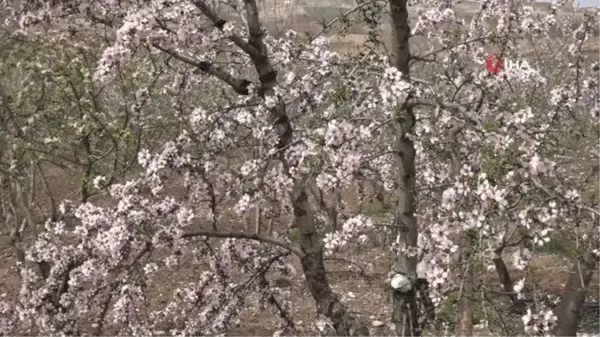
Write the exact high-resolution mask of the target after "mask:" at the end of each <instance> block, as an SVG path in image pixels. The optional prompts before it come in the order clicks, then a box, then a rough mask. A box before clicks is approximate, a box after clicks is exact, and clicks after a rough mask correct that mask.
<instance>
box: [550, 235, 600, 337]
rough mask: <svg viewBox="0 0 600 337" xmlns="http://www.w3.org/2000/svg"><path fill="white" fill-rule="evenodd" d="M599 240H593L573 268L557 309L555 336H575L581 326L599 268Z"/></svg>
mask: <svg viewBox="0 0 600 337" xmlns="http://www.w3.org/2000/svg"><path fill="white" fill-rule="evenodd" d="M594 249H598V240H597V239H593V240H592V243H591V244H590V245H589V247H588V248H587V250H586V252H585V253H584V254H583V256H582V257H581V258H579V259H578V260H577V261H576V262H575V265H574V266H573V271H572V272H571V276H570V277H569V280H568V281H567V285H566V286H565V290H564V291H563V294H562V297H561V300H560V303H559V305H558V308H557V309H556V312H555V314H556V317H557V324H556V326H555V327H554V335H555V336H575V334H576V333H577V326H578V324H579V316H580V315H579V314H580V312H581V309H582V307H583V304H584V302H585V293H586V291H587V287H588V285H589V284H590V281H591V279H592V275H593V274H594V270H595V269H596V267H597V266H598V256H597V255H596V254H595V253H594Z"/></svg>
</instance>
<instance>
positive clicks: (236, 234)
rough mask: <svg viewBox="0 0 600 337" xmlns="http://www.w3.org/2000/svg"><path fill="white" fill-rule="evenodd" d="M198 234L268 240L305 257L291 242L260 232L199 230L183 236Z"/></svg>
mask: <svg viewBox="0 0 600 337" xmlns="http://www.w3.org/2000/svg"><path fill="white" fill-rule="evenodd" d="M197 236H207V237H214V238H231V239H248V240H255V241H260V242H266V243H270V244H272V245H275V246H279V247H281V248H284V249H286V250H288V251H290V252H292V253H294V254H295V255H297V256H298V257H304V252H303V251H302V250H301V249H300V248H299V247H297V246H295V245H293V244H291V243H289V242H286V241H282V240H279V239H276V238H274V237H271V236H266V235H260V234H255V233H242V232H208V231H197V232H188V233H184V234H183V235H182V236H181V237H182V238H185V239H189V238H194V237H197Z"/></svg>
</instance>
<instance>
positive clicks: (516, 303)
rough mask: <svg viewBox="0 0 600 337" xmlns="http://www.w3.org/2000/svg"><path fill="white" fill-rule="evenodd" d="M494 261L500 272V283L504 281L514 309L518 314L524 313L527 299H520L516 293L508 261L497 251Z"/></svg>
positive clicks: (503, 285)
mask: <svg viewBox="0 0 600 337" xmlns="http://www.w3.org/2000/svg"><path fill="white" fill-rule="evenodd" d="M492 262H493V263H494V266H495V267H496V272H497V273H498V277H499V278H500V283H502V287H503V288H504V292H506V294H507V295H508V297H509V298H510V300H511V302H512V303H513V308H512V311H513V312H514V313H517V314H524V313H525V309H526V305H525V301H524V300H521V299H519V297H518V296H517V294H516V293H515V284H514V283H513V281H512V279H511V277H510V273H509V272H508V268H506V263H504V259H502V256H501V255H500V253H498V252H497V253H496V256H494V258H493V259H492Z"/></svg>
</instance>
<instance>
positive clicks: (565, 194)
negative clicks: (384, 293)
mask: <svg viewBox="0 0 600 337" xmlns="http://www.w3.org/2000/svg"><path fill="white" fill-rule="evenodd" d="M373 3H378V2H373ZM379 3H380V4H381V3H386V2H379ZM361 4H362V3H361ZM386 4H388V5H389V9H390V16H391V18H392V41H393V43H392V48H391V55H390V57H389V58H388V57H379V56H377V55H376V54H375V53H372V52H370V53H368V54H366V56H365V57H362V58H361V59H360V60H356V61H352V63H351V64H350V67H348V63H347V62H344V60H342V59H341V58H340V57H339V55H337V54H336V53H334V52H332V51H331V50H330V49H329V48H328V42H327V39H326V38H324V37H322V36H318V37H314V38H311V39H310V40H309V41H308V43H301V42H299V40H298V39H296V36H295V35H294V34H293V33H289V34H288V35H287V36H286V37H284V38H273V37H271V36H269V35H268V34H267V33H266V31H265V30H264V29H263V28H262V26H261V21H260V17H259V10H258V7H257V4H256V2H255V1H254V0H244V1H228V2H226V4H225V7H227V8H228V9H227V12H228V15H230V16H231V14H232V13H233V14H236V13H237V14H239V18H240V20H239V21H240V22H242V23H243V24H241V25H237V24H235V23H234V22H233V21H227V20H225V19H224V17H225V15H224V14H223V13H219V12H218V11H216V9H215V8H214V7H213V6H212V4H211V3H209V2H206V1H202V0H194V1H183V0H178V1H176V0H155V1H147V2H135V1H108V0H106V1H82V2H78V1H69V2H64V3H60V2H46V1H32V2H30V3H29V4H28V6H26V8H25V10H24V11H17V13H16V14H17V15H16V17H17V18H18V20H19V21H20V24H21V25H22V29H23V30H24V31H25V32H27V30H28V29H31V26H36V27H37V28H36V29H40V27H41V28H43V27H48V26H50V27H63V26H66V25H67V23H68V24H70V25H72V27H74V29H93V28H95V27H96V26H101V27H105V28H107V29H108V30H109V31H111V32H112V33H113V34H114V37H113V39H114V43H113V44H112V46H110V47H109V48H107V49H106V50H104V52H103V55H102V59H101V61H100V62H99V65H98V68H97V71H96V73H95V80H96V81H98V82H104V83H110V81H112V80H113V76H114V73H115V69H116V68H117V67H118V66H119V65H121V64H125V63H127V62H128V60H130V59H131V57H132V56H133V53H132V50H135V48H136V47H139V46H144V47H147V48H148V49H149V50H150V51H151V52H152V53H154V54H155V55H157V56H162V57H164V62H163V64H161V65H160V67H162V69H165V70H168V71H169V72H171V73H172V74H174V76H173V88H174V89H175V90H174V91H175V92H176V94H174V95H173V102H172V103H173V104H172V110H173V111H172V116H173V119H177V120H178V121H180V122H181V125H182V132H180V133H179V134H177V135H174V137H173V140H172V141H170V142H168V143H167V144H166V145H165V146H164V147H163V149H162V150H161V151H159V152H157V153H153V152H150V151H142V153H141V154H140V155H139V163H140V165H141V166H142V168H143V169H144V172H143V174H142V175H141V176H140V177H138V178H137V179H134V180H131V181H127V182H125V183H123V184H114V185H113V186H112V187H111V195H112V197H113V198H114V201H115V205H113V206H110V207H100V206H97V205H93V204H91V203H83V204H81V205H79V206H77V207H75V208H73V209H70V210H66V209H65V210H64V212H63V213H62V215H61V218H60V219H59V220H58V221H48V222H47V224H46V228H45V231H44V232H43V233H42V234H41V235H40V236H39V238H38V240H37V242H36V243H35V245H33V246H32V247H31V249H30V250H29V251H28V254H27V257H26V260H27V261H28V263H24V264H21V265H19V268H20V272H21V276H22V290H21V293H20V298H19V304H18V305H17V306H15V307H14V308H11V307H8V306H5V307H2V308H0V309H1V311H0V313H2V314H3V315H2V316H0V317H2V320H0V322H1V323H2V326H0V328H1V329H2V331H3V332H7V331H10V329H12V328H13V327H15V326H17V327H19V328H20V329H27V328H31V329H33V331H35V332H37V333H66V334H76V333H84V332H88V333H89V332H91V333H95V334H100V333H103V332H104V331H106V330H105V329H106V328H107V325H109V323H108V322H111V323H115V324H113V325H115V326H118V327H119V328H120V329H121V331H120V332H121V333H127V334H156V333H159V331H161V330H162V327H163V326H164V324H167V323H169V324H170V323H173V324H174V326H175V327H174V328H171V329H170V333H174V334H217V333H224V332H226V331H227V330H228V329H229V328H230V327H231V326H233V325H234V324H235V322H236V319H237V318H238V315H239V313H240V311H241V310H242V309H243V308H244V307H245V305H253V304H254V303H253V301H252V299H250V298H249V297H248V295H249V294H250V293H253V294H257V295H258V296H259V303H258V304H260V305H264V306H267V307H269V308H270V309H271V310H273V312H274V313H275V314H276V315H277V316H278V317H279V318H280V321H281V326H280V329H279V331H278V333H282V334H292V333H294V332H295V330H296V327H295V321H294V317H293V311H294V310H293V307H292V305H291V303H290V302H289V294H286V293H285V292H284V291H283V290H281V289H279V288H277V287H273V280H272V277H270V275H271V273H292V272H293V270H292V268H291V267H290V265H289V264H288V263H286V260H283V257H285V256H287V255H290V254H293V255H295V256H296V257H298V258H299V259H300V264H301V266H302V272H303V274H304V278H305V281H306V285H307V288H308V289H309V291H310V293H311V295H312V297H313V299H314V300H315V302H316V304H317V312H318V313H319V314H320V315H322V316H324V317H326V318H327V319H328V320H329V321H330V322H331V324H332V326H333V329H334V330H335V333H336V334H338V335H367V334H368V333H369V331H368V329H367V328H366V325H365V324H364V323H363V322H362V321H361V320H360V319H358V318H357V317H356V316H355V315H354V314H352V312H351V311H350V310H349V309H348V308H347V307H346V306H345V305H344V304H343V303H342V302H341V301H340V299H339V297H338V296H337V294H336V293H334V292H333V290H332V289H331V286H330V285H329V282H328V279H327V274H326V272H325V268H324V262H323V260H324V254H325V253H328V252H330V251H334V250H335V249H337V248H339V247H340V246H343V245H346V244H348V243H349V242H350V241H353V240H359V241H360V240H364V238H365V236H364V234H365V233H366V232H367V231H368V230H371V229H372V227H373V222H372V220H371V219H369V218H368V217H367V216H365V215H364V214H359V213H358V214H357V213H356V212H354V211H353V210H351V208H350V207H348V205H347V204H346V203H345V202H344V201H343V200H342V201H341V202H337V203H335V204H334V207H333V211H332V208H331V207H330V206H329V205H327V202H326V201H324V198H323V195H326V194H330V193H336V192H339V191H340V190H343V189H345V188H349V187H351V186H352V185H354V184H356V183H357V182H358V181H359V180H361V179H364V178H365V177H367V178H369V179H380V180H381V183H382V184H383V186H384V187H385V188H386V189H387V190H388V191H389V192H390V193H393V194H395V195H396V200H397V205H396V206H395V209H396V213H397V216H396V219H395V223H394V224H393V226H392V227H393V228H395V232H396V234H395V240H394V244H393V245H392V247H391V248H392V250H393V251H394V253H395V254H396V256H397V259H396V263H395V264H394V267H393V270H392V273H391V274H392V276H393V278H392V279H393V280H396V281H394V282H393V283H392V285H394V286H396V288H397V289H395V290H394V291H393V302H394V303H393V307H394V308H393V309H394V313H393V317H392V320H393V321H394V322H395V324H396V333H397V334H399V335H419V334H420V333H421V328H422V324H421V322H420V321H419V316H420V314H421V313H419V312H418V310H417V304H416V302H417V301H416V290H417V289H416V287H417V283H418V282H417V281H418V280H417V279H418V276H419V275H417V271H418V270H417V262H418V260H419V257H420V256H424V255H425V256H427V257H428V258H427V259H426V260H424V261H423V262H424V263H423V264H421V266H424V267H425V268H424V269H425V270H424V274H425V277H426V279H427V281H428V283H429V290H430V294H429V296H430V297H431V299H432V300H433V303H434V304H440V303H441V302H442V301H443V299H444V297H445V296H447V295H448V294H449V293H451V292H455V291H456V288H457V287H458V288H460V293H461V294H462V290H463V289H465V290H466V291H468V292H469V294H464V297H463V298H462V299H463V301H462V304H461V308H462V309H461V311H462V312H463V313H464V317H461V319H460V323H459V328H458V330H457V333H458V334H461V335H467V334H469V333H470V329H471V328H472V327H471V326H470V325H472V320H470V319H469V316H472V310H470V309H469V307H472V306H473V301H474V300H473V299H474V298H475V296H474V293H476V292H479V293H486V292H487V291H488V288H487V287H486V286H487V285H486V284H485V282H484V281H483V273H482V272H481V271H480V270H479V269H477V268H475V266H479V265H492V263H493V266H494V268H496V269H497V270H498V273H499V274H500V276H501V279H502V281H503V285H504V287H505V288H506V289H505V290H506V292H507V294H508V295H509V296H510V299H511V300H513V301H515V304H519V305H521V299H522V293H521V290H523V289H522V287H515V284H514V283H513V281H512V280H511V278H510V275H509V274H508V272H507V268H506V265H505V263H504V260H503V257H502V253H503V250H504V249H505V248H506V247H508V246H518V245H520V244H522V243H523V242H525V243H529V242H531V243H533V244H535V245H543V243H544V242H546V240H547V237H548V234H549V233H550V232H551V231H552V230H559V229H561V227H566V226H572V225H571V224H573V223H582V224H583V226H580V227H579V229H578V231H580V230H581V231H582V232H581V233H577V235H579V237H581V238H585V240H589V241H590V242H592V244H593V243H594V242H597V235H598V232H597V231H596V230H595V229H591V225H589V226H588V224H592V223H593V219H594V216H595V215H597V214H598V211H597V210H595V209H594V208H593V207H591V206H589V205H587V204H586V203H585V202H584V201H583V200H582V198H581V197H580V196H579V192H578V191H577V190H575V189H574V188H573V187H572V186H573V184H574V182H573V181H572V180H571V177H570V175H569V172H565V171H564V169H563V167H561V166H560V165H558V164H557V163H556V160H557V158H559V156H560V155H561V153H557V151H559V150H560V149H565V148H567V145H566V144H564V143H563V142H564V140H565V137H564V136H563V135H564V133H565V131H567V132H568V130H574V129H576V128H579V125H580V124H578V123H577V122H579V121H581V120H583V121H585V122H584V123H588V125H589V124H590V123H592V121H594V117H595V116H596V114H597V112H598V107H597V103H598V92H597V80H595V79H594V76H597V75H594V74H597V71H598V65H597V63H596V64H590V62H589V61H588V60H586V57H585V56H584V55H583V53H582V48H583V45H584V43H585V41H586V40H588V39H589V38H590V36H591V34H592V33H593V30H594V27H595V20H596V16H595V15H586V16H585V18H584V19H583V20H581V21H580V22H579V27H578V28H577V29H576V31H575V33H574V34H573V32H572V31H571V30H570V28H571V25H572V24H574V23H575V16H574V15H570V16H569V15H563V16H560V15H559V14H558V12H557V11H556V10H554V11H553V12H551V13H549V14H543V15H539V14H536V13H534V12H533V11H532V8H531V6H530V5H531V3H530V2H528V1H521V2H512V1H509V2H502V1H485V2H483V3H482V4H481V8H480V10H479V11H478V12H477V13H476V15H475V16H474V17H473V18H472V19H470V20H465V19H461V18H459V17H457V15H456V14H455V13H454V11H453V6H452V3H446V2H443V3H442V2H438V1H420V2H419V3H418V5H419V7H420V10H419V12H418V15H417V17H416V18H415V19H416V23H414V24H413V26H412V27H410V26H409V21H408V19H409V13H408V4H407V1H405V0H390V1H389V2H388V3H386ZM561 5H564V4H560V3H556V4H554V6H555V7H556V8H558V7H560V6H561ZM359 6H360V5H359ZM491 18H496V19H497V20H498V22H497V24H496V25H495V26H493V27H490V25H488V23H489V20H490V19H491ZM419 37H426V38H427V48H426V50H425V51H423V52H421V53H417V52H411V51H410V48H409V47H410V42H411V39H417V38H419ZM557 37H558V38H560V39H561V40H562V41H564V42H565V43H566V44H565V45H566V46H568V47H567V48H566V49H560V50H554V45H552V44H550V43H549V42H550V41H551V40H553V39H556V38H557ZM527 40H530V41H532V43H533V44H534V46H533V47H534V49H535V50H537V51H540V52H543V53H540V54H539V55H537V59H536V60H534V61H535V62H530V65H531V69H528V70H519V69H510V70H508V69H507V70H506V71H501V72H499V73H498V74H495V75H494V74H489V73H487V71H486V70H485V67H483V63H484V60H485V56H486V55H485V48H489V47H493V48H496V49H498V50H499V53H500V54H501V55H503V56H507V57H511V58H517V59H518V58H520V57H524V51H523V50H522V49H520V46H521V45H522V42H523V41H527ZM538 43H539V45H537V44H538ZM544 49H546V50H544ZM556 55H561V57H560V58H559V59H564V60H565V61H567V62H570V63H571V64H568V65H567V66H566V67H565V66H560V67H557V66H555V65H551V64H550V63H549V62H551V61H552V60H553V59H554V58H555V57H556ZM423 64H425V65H423ZM594 72H596V73H594ZM374 75H375V76H374ZM339 83H341V87H340V85H338V84H339ZM340 90H341V91H342V92H343V93H345V94H343V95H341V97H340ZM206 94H209V95H211V100H210V101H206V100H202V99H200V96H202V95H206ZM593 123H595V121H594V122H593ZM592 127H597V126H596V125H593V126H592ZM248 149H251V150H248ZM173 181H180V182H181V183H182V184H183V186H184V187H185V192H184V193H183V195H175V194H173V193H171V191H169V189H168V188H166V186H168V184H169V182H173ZM417 192H418V193H417ZM417 201H418V204H417ZM324 204H325V206H326V207H323V205H324ZM418 206H419V207H418ZM230 210H231V211H233V212H234V213H235V214H237V215H236V216H231V212H229V211H230ZM325 210H326V211H325ZM250 212H254V213H253V214H255V215H256V216H255V221H256V228H255V230H253V231H249V230H247V229H246V230H244V229H242V228H241V225H239V224H236V223H235V218H236V217H240V216H242V215H244V214H249V213H250ZM321 217H325V218H327V217H329V219H328V221H330V222H335V221H339V222H340V223H342V226H341V227H340V228H339V230H337V231H335V232H331V233H327V234H326V235H325V237H324V238H323V237H322V236H321V233H320V231H321V230H322V223H321V221H320V218H321ZM334 217H335V219H333V218H334ZM417 218H418V219H419V225H417ZM273 219H277V220H278V221H283V222H284V223H287V224H288V225H287V226H285V227H287V228H285V229H283V230H284V231H285V230H288V231H289V229H292V230H293V231H295V232H296V233H298V240H289V239H288V238H286V237H285V236H284V235H282V233H279V232H278V231H277V230H276V231H275V232H272V233H269V231H264V226H263V224H264V222H269V221H272V220H273ZM585 226H588V227H590V228H587V229H585V230H582V227H585ZM232 228H233V229H232ZM215 238H222V239H224V241H223V242H221V244H220V245H217V244H216V242H215V240H214V239H215ZM461 240H462V241H463V242H465V244H464V245H463V247H462V248H463V249H466V250H467V251H466V252H465V254H464V255H466V256H467V257H468V258H467V259H464V266H463V267H464V268H462V273H453V270H452V264H453V261H454V260H455V259H454V256H453V254H454V253H455V252H456V251H457V249H458V246H459V242H461ZM466 242H468V243H469V244H468V245H467V244H466ZM589 252H591V253H590V254H587V255H586V265H590V264H589V263H587V261H590V260H593V259H595V258H597V256H596V255H593V254H592V253H595V252H597V250H596V251H594V249H590V250H589ZM520 257H521V259H520V260H527V258H528V256H524V255H523V256H520ZM182 260H192V261H196V262H197V263H198V264H200V265H202V264H204V265H205V266H206V268H205V271H203V272H199V275H198V277H197V280H196V281H195V282H192V283H190V284H187V285H182V286H180V287H178V288H177V289H176V291H175V292H174V294H173V295H172V296H171V297H170V298H169V300H168V301H167V303H166V304H164V306H163V307H161V308H159V309H155V308H152V309H148V308H147V306H146V304H147V303H148V301H149V299H148V298H147V291H148V289H149V287H151V286H152V285H153V280H155V279H156V278H157V277H158V275H160V274H161V273H163V274H164V273H171V272H173V271H174V270H175V267H176V266H177V265H178V264H179V263H181V261H182ZM520 260H519V259H516V261H517V262H519V261H520ZM42 261H43V262H47V263H49V264H50V265H51V268H50V270H48V271H46V272H43V273H40V272H39V271H38V270H36V268H35V263H36V262H37V263H39V262H42ZM526 262H527V261H524V262H523V264H522V265H523V268H526V267H525V266H526ZM31 263H33V264H31ZM474 269H475V270H474ZM592 269H593V268H592ZM240 279H241V280H244V281H243V282H242V283H241V284H234V283H233V282H237V281H235V280H240ZM587 280H588V281H587V282H589V278H587ZM457 285H459V286H457ZM516 285H520V283H517V284H516ZM463 286H464V287H463ZM585 286H586V285H585V284H584V285H583V287H582V288H585ZM578 291H579V290H578ZM578 293H581V291H579V292H578ZM482 300H483V299H482ZM563 301H564V303H568V301H569V299H568V298H563ZM525 305H527V304H525ZM563 306H564V307H568V305H567V304H565V305H563ZM524 310H525V311H524V314H525V316H524V318H523V322H524V324H525V327H526V330H527V331H546V332H547V331H549V330H550V329H551V328H552V326H553V324H554V322H555V317H554V315H553V313H552V312H551V311H547V309H546V308H541V307H536V308H533V309H532V308H528V307H524ZM532 310H533V311H532ZM538 311H541V313H540V314H538ZM564 311H565V312H567V311H568V310H564ZM565 315H566V314H565ZM565 317H566V316H565ZM463 318H464V319H463ZM560 319H562V317H559V325H560ZM90 327H91V331H90ZM559 331H561V332H562V331H566V332H569V333H570V332H571V330H559Z"/></svg>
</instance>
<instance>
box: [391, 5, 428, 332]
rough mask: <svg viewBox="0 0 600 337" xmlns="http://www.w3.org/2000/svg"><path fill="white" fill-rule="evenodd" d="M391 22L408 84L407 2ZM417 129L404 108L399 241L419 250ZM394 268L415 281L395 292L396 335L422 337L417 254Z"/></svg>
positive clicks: (399, 142) (395, 8)
mask: <svg viewBox="0 0 600 337" xmlns="http://www.w3.org/2000/svg"><path fill="white" fill-rule="evenodd" d="M389 4H390V15H391V19H392V50H391V52H392V55H391V57H390V60H391V65H392V66H394V67H396V68H397V69H398V70H399V71H401V72H402V74H403V76H404V77H405V79H406V80H409V79H410V78H409V73H410V72H409V68H410V67H409V59H410V48H409V37H410V26H409V24H408V8H407V0H389ZM414 125H415V116H414V114H413V111H412V108H411V107H404V108H403V109H401V111H398V115H397V116H396V121H395V126H396V140H395V144H394V150H395V152H396V160H397V166H398V167H397V169H398V173H397V174H398V177H397V183H398V190H399V192H398V193H399V195H398V207H397V221H398V224H397V225H398V228H397V229H398V234H397V235H398V241H399V243H400V247H401V248H408V249H411V248H412V249H416V247H417V238H418V229H419V228H418V224H417V220H416V218H415V211H416V202H415V200H416V189H415V185H416V183H415V147H414V144H413V142H412V140H410V139H409V137H408V136H407V135H409V134H410V133H411V132H412V130H413V128H414ZM395 262H396V263H395V265H394V270H393V272H394V273H398V274H403V275H405V276H406V277H408V279H409V280H411V281H413V288H412V289H411V290H410V291H408V292H404V293H400V292H398V291H393V295H392V302H393V313H392V321H393V322H394V323H395V324H396V334H397V335H400V336H419V335H420V333H421V332H420V327H419V324H418V311H417V306H416V290H415V287H414V282H415V281H416V278H417V275H416V274H417V272H416V271H417V258H416V254H414V255H412V254H410V255H409V254H406V253H403V252H398V254H397V257H396V261H395Z"/></svg>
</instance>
